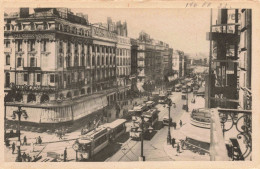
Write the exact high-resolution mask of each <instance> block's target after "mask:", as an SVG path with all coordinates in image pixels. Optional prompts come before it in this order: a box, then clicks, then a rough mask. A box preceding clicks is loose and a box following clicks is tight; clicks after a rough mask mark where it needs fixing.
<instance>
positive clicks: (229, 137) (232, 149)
mask: <svg viewBox="0 0 260 169" xmlns="http://www.w3.org/2000/svg"><path fill="white" fill-rule="evenodd" d="M210 138H211V139H210V142H211V143H210V145H211V146H210V156H211V157H210V159H211V161H228V160H251V156H252V154H251V152H252V111H251V110H237V109H221V108H220V109H212V110H211V129H210Z"/></svg>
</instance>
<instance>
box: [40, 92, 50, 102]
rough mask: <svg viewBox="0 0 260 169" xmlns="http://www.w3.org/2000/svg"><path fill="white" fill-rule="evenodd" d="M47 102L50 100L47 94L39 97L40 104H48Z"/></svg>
mask: <svg viewBox="0 0 260 169" xmlns="http://www.w3.org/2000/svg"><path fill="white" fill-rule="evenodd" d="M49 100H50V98H49V96H48V95H47V94H43V95H42V96H41V103H44V102H48V101H49Z"/></svg>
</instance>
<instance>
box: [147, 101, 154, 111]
mask: <svg viewBox="0 0 260 169" xmlns="http://www.w3.org/2000/svg"><path fill="white" fill-rule="evenodd" d="M145 104H146V106H147V107H148V108H149V109H151V108H153V107H154V106H155V102H154V101H147V102H146V103H145Z"/></svg>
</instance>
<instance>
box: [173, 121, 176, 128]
mask: <svg viewBox="0 0 260 169" xmlns="http://www.w3.org/2000/svg"><path fill="white" fill-rule="evenodd" d="M173 127H174V130H176V122H173Z"/></svg>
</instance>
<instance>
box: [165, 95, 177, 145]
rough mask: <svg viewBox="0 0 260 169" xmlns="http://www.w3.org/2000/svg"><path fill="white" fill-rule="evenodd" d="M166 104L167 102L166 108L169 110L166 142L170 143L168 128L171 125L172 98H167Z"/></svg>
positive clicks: (169, 130)
mask: <svg viewBox="0 0 260 169" xmlns="http://www.w3.org/2000/svg"><path fill="white" fill-rule="evenodd" d="M166 104H167V106H168V110H169V125H168V135H167V144H171V140H172V137H171V129H170V127H171V123H172V120H171V114H170V113H171V107H172V104H175V103H172V100H171V99H170V98H168V100H167V103H166ZM164 107H165V106H164Z"/></svg>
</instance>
